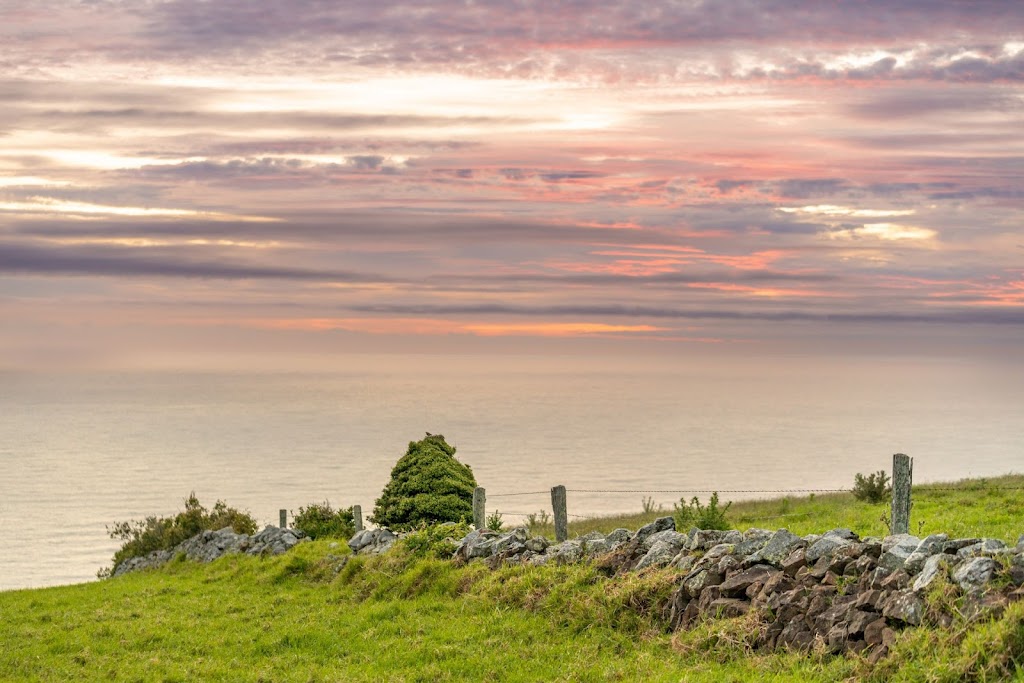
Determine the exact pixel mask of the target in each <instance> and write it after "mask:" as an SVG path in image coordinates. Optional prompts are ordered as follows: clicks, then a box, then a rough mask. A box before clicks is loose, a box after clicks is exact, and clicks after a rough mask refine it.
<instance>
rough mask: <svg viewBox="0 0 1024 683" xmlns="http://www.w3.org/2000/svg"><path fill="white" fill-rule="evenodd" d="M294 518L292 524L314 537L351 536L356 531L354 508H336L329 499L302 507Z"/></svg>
mask: <svg viewBox="0 0 1024 683" xmlns="http://www.w3.org/2000/svg"><path fill="white" fill-rule="evenodd" d="M292 518H293V521H292V526H293V527H294V528H296V529H298V530H299V531H302V532H304V533H305V534H306V535H307V536H309V537H310V538H312V539H317V538H351V537H352V535H353V534H354V533H355V532H356V525H355V518H354V517H353V515H352V508H347V509H342V510H335V509H333V508H332V507H331V504H330V503H329V502H327V501H324V502H323V503H313V504H312V505H310V506H309V507H304V508H302V507H300V508H299V514H297V515H292Z"/></svg>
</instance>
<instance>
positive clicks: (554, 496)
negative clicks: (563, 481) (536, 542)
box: [551, 485, 569, 543]
mask: <svg viewBox="0 0 1024 683" xmlns="http://www.w3.org/2000/svg"><path fill="white" fill-rule="evenodd" d="M551 509H552V510H553V511H554V513H555V540H556V541H557V542H559V543H561V542H562V541H564V540H566V539H567V538H569V514H568V512H567V511H566V506H565V487H564V486H561V485H559V486H552V487H551Z"/></svg>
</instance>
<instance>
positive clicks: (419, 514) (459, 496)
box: [371, 434, 476, 531]
mask: <svg viewBox="0 0 1024 683" xmlns="http://www.w3.org/2000/svg"><path fill="white" fill-rule="evenodd" d="M474 488H476V479H475V478H474V477H473V470H471V469H470V468H469V466H468V465H465V464H463V463H461V462H459V461H458V460H456V459H455V448H454V447H453V446H450V445H449V444H448V443H447V442H446V441H445V440H444V437H443V436H441V435H440V434H435V435H429V436H427V437H426V438H425V439H422V440H420V441H413V442H410V443H409V449H408V450H407V451H406V452H405V455H403V456H402V457H401V458H400V459H399V460H398V462H397V463H396V464H395V467H394V469H392V470H391V481H389V482H388V484H387V486H385V487H384V491H383V492H382V493H381V495H380V498H378V499H377V504H376V506H375V507H374V509H373V517H372V518H371V521H372V522H373V523H374V524H377V525H378V526H383V527H388V528H389V529H393V530H395V531H404V530H407V529H411V528H413V527H416V526H419V525H420V524H434V523H437V522H466V523H471V522H472V521H473V489H474Z"/></svg>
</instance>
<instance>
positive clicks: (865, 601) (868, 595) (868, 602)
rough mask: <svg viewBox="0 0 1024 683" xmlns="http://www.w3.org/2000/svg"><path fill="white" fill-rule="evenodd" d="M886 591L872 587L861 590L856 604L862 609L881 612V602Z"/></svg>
mask: <svg viewBox="0 0 1024 683" xmlns="http://www.w3.org/2000/svg"><path fill="white" fill-rule="evenodd" d="M883 597H884V593H882V591H880V590H878V589H877V588H872V589H869V590H866V591H861V593H860V594H859V595H858V596H857V599H856V601H855V602H854V606H855V607H856V608H857V609H860V610H867V611H871V612H881V611H882V608H881V604H882V598H883Z"/></svg>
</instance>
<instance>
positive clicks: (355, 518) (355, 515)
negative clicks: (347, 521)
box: [352, 505, 363, 534]
mask: <svg viewBox="0 0 1024 683" xmlns="http://www.w3.org/2000/svg"><path fill="white" fill-rule="evenodd" d="M352 523H353V524H355V527H356V533H357V534H358V533H359V532H360V531H362V530H363V507H362V506H361V505H353V506H352Z"/></svg>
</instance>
